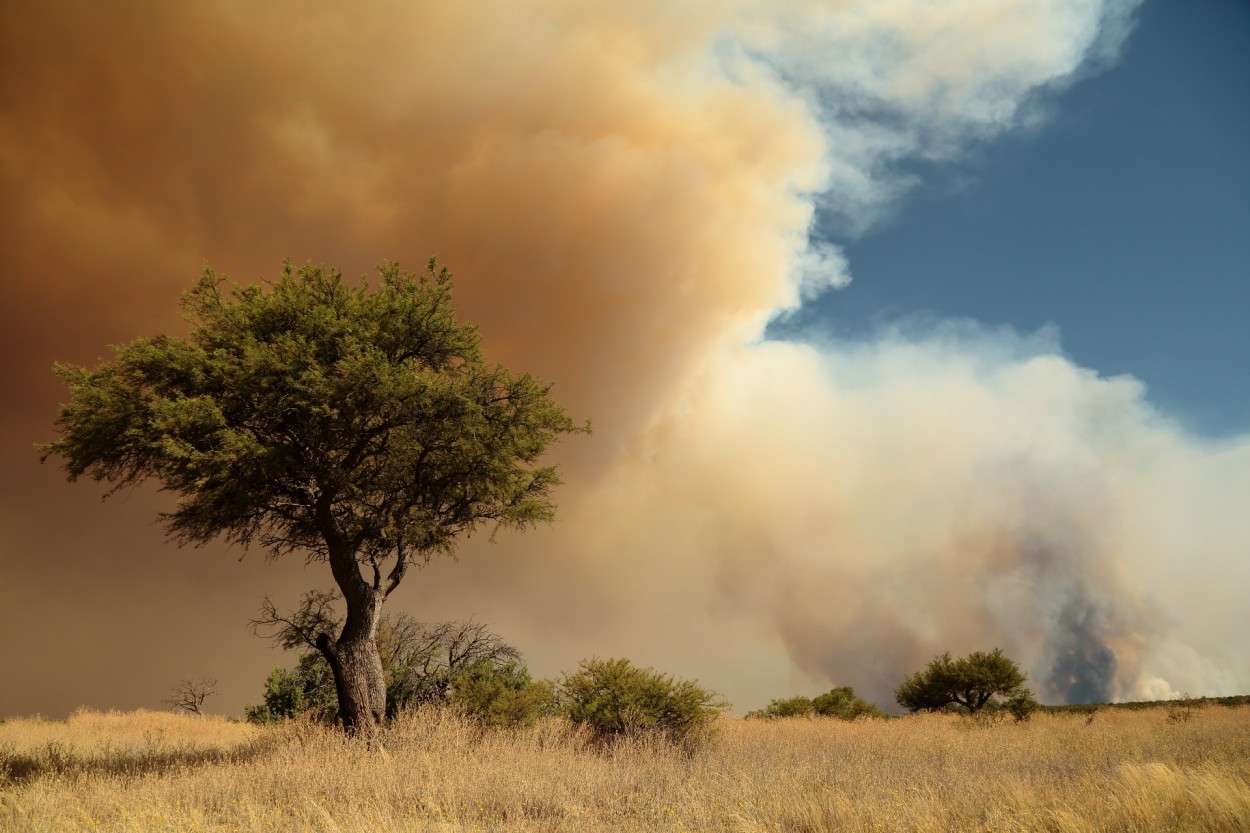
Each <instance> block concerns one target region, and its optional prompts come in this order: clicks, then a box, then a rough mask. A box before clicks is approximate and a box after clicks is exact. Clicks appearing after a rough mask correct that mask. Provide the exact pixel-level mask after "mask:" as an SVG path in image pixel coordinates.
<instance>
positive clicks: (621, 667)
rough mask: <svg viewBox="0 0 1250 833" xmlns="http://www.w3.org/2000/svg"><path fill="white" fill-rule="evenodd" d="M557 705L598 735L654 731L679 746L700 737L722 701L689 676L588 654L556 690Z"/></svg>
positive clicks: (635, 734)
mask: <svg viewBox="0 0 1250 833" xmlns="http://www.w3.org/2000/svg"><path fill="white" fill-rule="evenodd" d="M556 697H557V699H558V701H559V704H560V708H561V710H562V711H563V712H564V714H565V715H566V716H568V718H569V719H570V720H572V721H573V722H574V723H579V724H582V725H585V726H587V727H588V728H590V730H591V731H592V732H594V734H595V735H596V736H597V737H598V738H599V739H600V740H611V739H614V738H619V737H640V736H642V735H645V734H655V735H659V736H661V737H663V738H665V739H667V740H670V741H673V742H675V743H679V744H683V745H691V744H695V743H697V742H699V741H700V740H702V739H703V738H705V737H706V736H707V735H708V733H709V732H710V730H711V727H712V724H713V721H715V719H716V718H717V716H718V715H719V714H720V712H721V711H723V710H724V709H726V708H728V704H727V703H725V702H724V701H723V700H721V699H720V697H719V696H718V695H716V694H715V693H714V692H711V691H708V690H707V689H705V688H703V687H701V686H700V685H699V684H698V683H695V682H691V681H689V680H675V679H673V678H672V677H670V676H668V675H666V674H661V673H659V672H657V671H653V670H652V669H650V668H638V667H636V666H634V665H632V664H631V663H630V661H629V660H627V659H588V660H583V661H582V662H581V664H580V665H579V666H578V670H577V673H575V674H568V675H565V677H564V678H563V679H562V680H561V681H560V683H559V685H558V687H557V689H556Z"/></svg>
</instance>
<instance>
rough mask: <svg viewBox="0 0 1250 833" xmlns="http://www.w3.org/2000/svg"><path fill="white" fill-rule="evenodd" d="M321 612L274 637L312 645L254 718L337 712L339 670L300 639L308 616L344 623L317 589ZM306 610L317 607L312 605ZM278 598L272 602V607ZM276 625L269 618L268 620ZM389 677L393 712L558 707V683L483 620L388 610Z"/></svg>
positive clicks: (502, 717)
mask: <svg viewBox="0 0 1250 833" xmlns="http://www.w3.org/2000/svg"><path fill="white" fill-rule="evenodd" d="M306 598H313V599H314V600H315V601H316V602H317V603H316V604H315V605H313V606H312V607H311V609H313V610H315V612H316V616H315V617H311V618H308V617H306V618H304V619H297V620H294V621H293V622H285V623H282V624H281V626H280V627H278V628H277V631H276V632H275V633H274V634H273V638H274V639H275V640H277V641H278V642H279V643H280V644H283V645H285V646H287V647H290V648H292V649H294V648H298V647H300V646H301V645H304V646H305V650H304V651H303V652H302V653H300V654H299V660H298V662H297V664H296V667H295V669H294V670H293V671H287V670H286V669H283V668H275V669H274V670H273V672H272V673H271V674H270V675H269V678H268V679H267V680H266V681H265V696H264V702H263V704H262V705H260V706H248V707H247V709H246V716H247V719H248V720H249V721H251V722H253V723H273V722H276V721H279V720H284V719H289V718H293V717H301V716H302V717H308V718H311V719H313V720H318V721H323V722H333V721H335V720H336V719H337V718H338V714H339V712H338V705H337V699H336V696H337V695H336V690H335V686H334V675H333V672H332V671H331V670H330V665H329V663H328V662H327V661H326V659H325V657H324V656H323V655H322V654H321V653H320V652H319V651H317V650H315V649H308V648H307V644H308V642H309V641H310V640H308V639H307V638H306V636H305V638H303V639H302V640H301V639H300V638H297V636H298V633H299V631H300V629H301V628H302V627H304V626H305V625H306V623H307V621H315V622H317V623H321V624H324V623H326V622H329V623H331V624H334V623H336V622H337V619H336V618H335V617H336V614H335V613H334V612H333V611H332V610H331V609H330V607H329V605H328V604H326V598H327V596H326V594H319V593H310V594H307V596H306ZM304 608H305V609H310V606H309V605H308V604H305V606H304ZM273 610H274V609H273V607H272V605H268V604H267V607H266V611H267V612H268V613H272V611H273ZM263 624H267V625H270V626H272V625H273V624H274V623H273V622H270V621H266V622H263ZM375 641H376V643H377V646H378V655H379V657H380V658H381V660H382V670H383V673H384V675H385V678H386V708H387V716H388V717H394V716H395V715H396V714H398V713H399V712H400V711H403V710H404V709H407V708H414V707H416V706H420V705H423V704H444V703H451V704H454V705H456V706H457V707H459V708H461V709H463V710H465V711H466V712H467V713H469V714H470V715H472V716H474V717H475V718H478V719H479V720H481V721H482V722H483V723H485V724H487V725H496V726H521V725H527V724H528V723H531V722H533V720H534V719H535V718H536V717H537V716H538V715H540V714H544V713H547V712H549V711H551V708H552V707H551V699H552V692H551V684H550V683H544V682H534V681H533V680H532V679H531V678H530V675H529V672H528V671H527V670H526V668H525V666H524V665H523V664H522V663H521V652H520V651H518V650H517V649H516V648H514V647H513V646H512V645H509V644H508V643H507V642H505V641H504V640H503V638H502V637H500V636H499V635H498V634H495V633H493V632H491V631H490V630H488V629H487V628H486V626H485V625H483V624H481V623H478V622H440V623H437V624H432V625H431V624H427V623H424V622H419V621H417V620H416V619H413V618H412V617H411V616H408V615H407V614H402V613H401V614H399V615H397V616H384V617H383V619H382V623H381V625H380V626H379V628H378V635H377V637H376V639H375Z"/></svg>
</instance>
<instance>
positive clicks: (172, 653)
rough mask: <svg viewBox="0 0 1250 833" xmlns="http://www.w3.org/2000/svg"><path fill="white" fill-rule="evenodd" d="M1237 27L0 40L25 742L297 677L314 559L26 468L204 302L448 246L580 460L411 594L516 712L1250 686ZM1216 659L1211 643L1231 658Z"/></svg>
mask: <svg viewBox="0 0 1250 833" xmlns="http://www.w3.org/2000/svg"><path fill="white" fill-rule="evenodd" d="M1248 29H1250V19H1248V13H1247V11H1246V9H1245V8H1244V6H1243V5H1241V4H1237V3H1233V2H1216V1H1215V0H1213V1H1212V2H1210V3H1204V4H1170V3H1164V2H1162V1H1161V0H1146V2H1145V3H1144V4H1140V5H1139V4H1138V3H1137V2H1135V1H1134V0H1101V1H1099V0H1083V1H1082V0H1053V2H1038V1H1037V0H1027V1H1026V0H1018V2H1011V1H1008V2H1004V0H993V1H992V2H991V0H949V2H944V3H931V2H920V0H877V2H871V3H869V2H852V1H851V0H846V1H845V2H829V3H816V2H810V0H794V2H786V3H753V2H748V0H720V2H714V3H707V2H700V3H681V2H678V3H673V2H663V3H660V2H656V3H638V4H630V5H629V6H628V7H622V6H621V4H614V3H598V2H584V0H583V1H582V2H562V0H532V2H513V1H512V0H509V1H508V2H504V0H500V2H484V3H481V4H474V5H473V7H472V9H469V8H467V7H464V8H461V7H452V6H442V5H430V6H426V5H423V4H411V3H405V2H398V0H369V2H364V3H361V4H358V5H356V6H353V7H352V10H351V12H350V13H348V12H347V11H340V10H338V9H336V8H333V7H329V6H322V7H319V8H317V9H316V10H314V11H309V8H308V7H307V6H305V5H303V4H298V3H294V2H275V3H271V4H265V5H263V6H256V5H255V4H248V3H242V2H223V3H217V4H213V5H211V6H210V5H191V4H165V3H156V2H142V0H131V1H130V2H122V3H117V4H111V5H110V6H109V7H108V8H107V9H104V8H102V7H98V6H95V5H91V4H86V3H83V4H69V5H57V6H55V7H53V6H50V5H48V4H41V3H36V2H15V3H8V4H5V6H4V8H3V9H2V10H0V101H3V102H4V105H3V109H2V110H0V192H2V193H3V200H0V258H3V270H2V271H0V275H3V278H0V338H2V339H3V341H4V343H3V348H4V349H3V350H0V372H2V374H3V375H2V376H0V378H3V380H4V385H5V392H4V393H5V395H4V397H3V402H2V404H0V408H2V409H3V410H2V411H0V633H2V634H4V636H3V637H0V667H3V668H4V669H5V672H4V680H3V685H0V716H4V715H12V714H31V713H42V714H45V715H51V716H61V715H64V714H67V713H69V712H70V711H72V710H73V709H75V708H77V707H81V706H85V707H90V708H121V709H130V708H139V707H146V708H155V707H159V704H160V700H161V698H162V697H163V696H165V695H166V694H167V693H168V692H169V690H170V689H171V688H172V687H173V686H174V685H175V684H176V683H177V682H178V681H179V680H180V679H182V678H185V677H212V678H216V679H218V680H219V685H218V688H219V694H218V695H217V696H216V697H215V698H213V700H211V701H210V702H209V704H208V706H209V708H211V709H213V710H216V711H220V712H221V713H225V714H235V715H237V714H239V713H241V710H242V706H243V704H245V703H248V702H255V701H257V700H258V699H259V697H260V692H261V688H262V684H263V680H264V677H265V675H266V673H267V672H268V670H269V669H270V668H272V667H273V666H274V665H277V664H281V663H290V662H292V661H293V658H292V657H289V656H285V655H283V654H282V653H281V652H279V651H277V650H276V649H274V648H273V647H272V646H270V645H268V644H267V643H264V642H262V641H260V640H257V639H255V638H254V637H252V636H250V635H249V634H248V633H247V631H246V629H245V624H246V622H247V619H248V618H249V617H250V616H253V615H255V613H256V611H257V609H258V607H259V603H260V600H261V597H262V596H263V595H265V594H270V595H272V596H274V598H275V599H276V600H277V601H278V602H279V603H284V602H285V603H287V604H290V603H293V602H294V601H295V600H296V599H298V597H299V595H300V593H301V592H302V591H304V590H308V589H314V588H315V589H328V588H329V586H330V579H329V576H328V575H323V574H322V571H319V570H318V569H317V565H310V566H307V567H305V566H304V565H303V563H302V562H301V561H300V560H299V559H295V560H293V561H292V560H287V561H277V562H267V561H266V560H265V559H264V558H263V556H262V555H261V554H259V553H250V554H249V553H244V552H240V551H238V550H230V549H227V548H226V547H224V546H222V545H217V544H211V545H208V546H205V547H202V548H198V549H178V548H177V547H175V546H173V545H172V544H169V543H168V542H166V541H165V540H164V537H163V534H162V531H161V529H160V528H159V527H158V526H157V525H156V524H155V523H154V521H153V519H154V518H155V515H156V513H157V512H158V511H160V509H161V507H163V506H167V505H168V502H169V500H170V497H169V496H168V495H165V494H162V493H160V492H159V491H158V490H157V489H156V488H155V487H154V486H150V487H144V488H140V489H137V490H134V491H132V492H128V493H124V494H121V495H118V496H115V497H114V498H111V499H109V500H108V501H105V502H102V501H101V500H100V495H101V493H102V492H103V491H104V489H103V488H102V487H100V486H99V485H97V484H93V483H89V482H78V483H73V484H70V483H67V482H65V479H64V474H63V472H61V471H60V470H59V469H58V468H57V466H56V465H55V462H54V461H50V462H49V463H48V464H45V465H40V464H39V462H38V456H37V455H36V454H35V452H34V450H33V448H32V444H33V443H35V442H39V441H46V440H48V439H51V432H52V423H53V420H54V419H55V416H56V412H57V405H58V402H60V401H62V400H63V399H64V398H65V397H64V390H63V388H62V387H61V385H60V383H59V382H58V381H57V380H56V379H55V378H54V377H53V375H52V374H51V372H50V367H51V364H52V363H53V362H54V361H66V362H73V363H78V364H87V365H92V366H94V364H95V363H96V362H98V361H100V360H101V359H103V358H106V357H107V345H109V344H117V343H124V342H126V341H128V340H130V339H133V338H135V337H138V336H141V335H151V334H154V333H169V334H175V335H176V334H180V333H183V332H185V324H184V322H183V321H182V319H181V318H180V315H179V310H178V297H179V295H180V293H181V291H182V290H183V289H185V288H186V287H187V286H189V285H190V284H191V282H192V281H193V280H194V279H195V277H196V276H197V275H198V273H199V271H200V269H201V268H202V266H203V265H204V264H205V263H206V262H207V263H209V264H211V265H212V266H213V267H214V268H215V269H217V270H218V271H219V272H222V273H225V274H227V275H229V276H231V277H232V278H233V279H235V280H237V281H239V282H241V283H251V282H256V281H258V280H261V279H263V278H264V277H265V276H272V275H274V274H276V272H277V271H278V269H279V268H280V266H281V262H282V260H283V259H284V258H291V259H292V260H294V261H296V262H303V261H313V262H324V263H330V264H333V265H335V266H337V267H339V268H341V269H342V270H343V271H344V273H346V274H348V275H353V276H354V275H363V274H366V273H368V272H370V270H371V269H372V267H373V265H374V264H376V263H378V262H380V261H383V260H389V259H398V260H399V261H401V262H402V263H405V264H407V265H410V266H412V267H414V268H415V267H417V266H419V265H420V264H422V263H423V262H424V261H425V259H426V258H427V257H428V256H429V255H430V254H432V253H437V254H438V255H439V256H440V258H441V259H442V260H443V261H444V262H445V263H447V264H448V265H449V266H450V267H451V268H452V269H453V271H454V272H455V273H456V298H457V306H458V308H459V310H460V311H461V314H462V315H463V316H464V318H465V319H466V320H470V321H474V322H477V323H478V324H480V326H481V330H482V333H483V335H484V348H485V350H486V352H487V355H488V356H489V357H491V358H493V359H497V360H499V361H502V362H503V363H505V364H507V365H508V366H510V367H512V368H514V369H523V370H527V371H530V372H533V373H535V374H537V375H539V376H540V377H542V378H544V379H547V380H549V381H551V382H553V384H554V387H553V389H552V391H553V395H554V396H555V397H556V399H557V400H558V401H560V402H561V404H562V405H564V407H565V408H566V410H568V412H569V413H570V415H572V416H573V417H574V418H576V419H582V418H590V419H591V420H592V421H593V422H594V425H595V429H596V430H595V433H594V435H592V436H589V437H583V436H577V437H570V438H567V439H565V440H564V442H562V444H561V445H560V447H559V448H558V450H557V451H556V452H555V454H554V457H553V459H554V460H555V461H556V462H558V463H559V465H560V466H561V469H562V472H563V476H564V480H565V485H564V486H563V487H562V488H561V490H560V492H559V494H558V502H559V504H560V512H559V518H558V520H557V522H556V523H555V524H554V525H553V526H551V527H549V528H543V529H539V530H536V531H533V532H530V533H527V534H525V535H506V536H500V539H499V540H498V541H497V542H496V543H494V544H490V543H488V542H485V541H482V540H480V539H479V538H478V537H475V538H474V539H472V540H470V541H467V542H465V544H464V545H463V546H462V547H461V549H460V552H459V554H458V558H457V559H442V560H438V561H435V562H432V563H431V564H430V565H429V566H428V567H426V568H425V569H423V570H421V571H419V572H418V573H416V574H410V576H409V577H408V578H407V579H406V581H405V584H404V586H403V587H401V588H400V590H399V591H397V592H396V594H395V595H394V596H393V597H392V601H391V602H390V603H389V606H391V607H392V608H393V609H394V610H396V611H404V612H407V613H410V614H412V615H414V616H417V617H418V618H422V619H426V620H431V621H435V620H442V619H455V618H468V617H475V618H477V619H478V620H480V621H485V622H489V623H490V624H491V625H492V626H493V627H494V628H495V629H496V630H497V631H498V632H499V633H501V634H502V635H504V636H505V637H506V638H508V639H509V640H510V641H512V642H513V643H514V644H516V645H517V646H518V647H519V648H520V649H521V650H522V652H523V653H524V654H525V656H526V658H527V660H528V661H529V663H530V666H531V668H532V669H533V670H534V671H535V673H536V674H537V675H539V676H551V675H556V674H558V673H560V672H561V671H571V670H573V669H574V668H575V667H576V663H577V662H578V660H580V659H582V658H585V657H589V656H596V655H597V656H626V657H628V658H630V659H632V660H634V661H635V662H637V663H639V664H641V665H647V666H654V667H656V668H658V669H660V670H663V671H666V672H670V673H674V674H677V675H679V676H682V677H693V678H698V679H699V680H700V681H701V682H703V683H704V684H705V685H707V686H709V687H710V688H713V689H715V690H717V691H719V692H721V693H722V694H724V695H726V696H727V697H728V699H730V700H731V701H732V702H733V703H734V706H735V710H736V711H738V712H739V713H741V712H744V711H747V710H749V709H752V708H758V707H759V706H762V705H763V704H764V703H766V702H767V701H768V700H769V699H771V698H773V697H781V696H787V695H790V694H796V693H807V694H809V695H813V694H816V693H819V692H820V691H824V690H827V689H828V688H829V687H832V686H834V685H852V686H854V687H855V688H856V690H857V692H859V693H860V694H861V695H864V696H866V697H867V698H869V699H871V700H875V701H876V702H878V703H879V704H881V705H883V706H890V705H892V690H893V688H894V686H896V685H897V684H898V683H899V682H900V681H901V680H902V678H903V677H904V676H906V675H907V674H909V673H911V672H912V671H914V670H917V669H918V668H919V667H921V666H922V665H923V664H924V663H925V662H927V661H928V659H930V658H931V657H932V656H934V655H935V654H937V653H940V652H942V651H948V650H949V651H951V652H953V653H966V652H968V651H972V650H988V649H990V648H993V647H1002V648H1003V649H1004V650H1005V651H1007V653H1008V655H1010V656H1012V657H1014V658H1016V659H1017V660H1018V661H1019V662H1020V664H1021V665H1022V667H1023V668H1024V669H1025V670H1026V671H1027V672H1028V673H1029V675H1030V680H1031V684H1032V685H1033V687H1034V690H1035V691H1036V692H1037V693H1038V694H1039V696H1040V697H1041V699H1042V700H1043V701H1044V702H1082V701H1093V700H1107V699H1141V698H1146V697H1167V696H1174V695H1176V694H1179V693H1181V692H1188V693H1191V694H1195V695H1197V694H1211V695H1218V694H1234V693H1245V692H1247V691H1250V657H1248V656H1247V655H1246V654H1245V652H1244V651H1242V650H1240V646H1239V645H1237V644H1236V640H1232V639H1229V636H1228V635H1229V633H1230V627H1232V623H1238V622H1245V621H1247V619H1248V618H1250V606H1248V605H1247V602H1246V600H1245V598H1244V596H1245V594H1244V592H1243V591H1244V587H1246V586H1247V585H1248V581H1250V558H1248V557H1247V556H1250V518H1248V517H1247V516H1246V513H1245V511H1244V507H1245V506H1247V505H1250V411H1248V410H1247V402H1248V396H1250V393H1248V389H1247V381H1250V376H1248V370H1247V362H1246V355H1247V353H1246V347H1247V346H1248V345H1247V339H1248V338H1250V336H1248V335H1247V332H1246V329H1245V328H1244V326H1241V320H1242V319H1243V318H1244V315H1242V313H1243V312H1244V311H1245V310H1246V309H1247V301H1248V300H1250V298H1248V297H1247V291H1248V290H1247V288H1246V287H1247V284H1246V281H1245V278H1246V277H1247V275H1246V269H1247V263H1250V260H1248V259H1247V255H1248V254H1250V251H1248V248H1250V242H1248V230H1250V167H1248V165H1250V162H1247V160H1246V159H1245V158H1244V157H1245V154H1244V153H1243V152H1239V149H1241V148H1244V147H1245V146H1246V142H1245V139H1246V138H1247V137H1248V135H1250V116H1248V114H1247V107H1246V105H1245V101H1246V100H1247V99H1246V96H1245V94H1244V93H1245V92H1246V87H1247V85H1248V84H1250V45H1248V44H1250V39H1247V38H1246V37H1245V34H1246V33H1247V30H1248ZM1233 629H1234V630H1235V628H1233Z"/></svg>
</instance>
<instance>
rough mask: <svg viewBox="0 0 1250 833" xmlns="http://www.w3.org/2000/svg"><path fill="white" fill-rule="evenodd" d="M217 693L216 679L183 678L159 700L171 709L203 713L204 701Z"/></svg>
mask: <svg viewBox="0 0 1250 833" xmlns="http://www.w3.org/2000/svg"><path fill="white" fill-rule="evenodd" d="M216 693H217V681H216V680H210V679H207V678H201V679H198V680H191V679H187V680H183V681H182V682H180V683H178V685H177V686H175V687H174V690H173V691H171V692H170V693H169V696H168V697H166V698H165V699H164V700H162V701H161V702H162V703H164V704H165V705H167V706H169V707H170V708H171V709H183V710H185V711H189V712H191V713H192V714H203V713H204V712H203V711H202V709H203V708H204V701H205V700H207V699H208V698H209V697H212V696H213V695H214V694H216Z"/></svg>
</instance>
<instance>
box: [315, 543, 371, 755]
mask: <svg viewBox="0 0 1250 833" xmlns="http://www.w3.org/2000/svg"><path fill="white" fill-rule="evenodd" d="M327 539H328V540H329V536H327ZM329 560H330V568H331V570H332V571H333V573H334V579H335V582H336V583H337V584H338V586H339V589H340V590H341V591H342V593H343V601H344V602H345V603H346V604H347V619H346V620H345V621H344V622H343V630H342V632H340V633H339V636H338V639H336V640H334V641H331V640H330V636H329V634H324V633H323V634H321V635H320V636H318V637H317V648H318V649H320V651H321V653H322V655H323V656H324V657H325V658H326V662H328V663H329V664H330V670H331V671H333V672H334V687H335V690H336V692H337V693H338V698H339V718H340V719H341V720H342V721H343V729H344V730H346V731H347V733H348V734H352V735H364V736H365V737H366V738H372V737H373V736H374V735H375V734H376V732H377V730H378V728H379V727H380V726H381V724H382V721H383V720H385V719H386V677H385V675H384V673H383V671H382V658H381V657H380V656H379V655H378V644H377V641H376V637H377V632H378V620H379V618H380V615H381V610H382V602H383V600H384V599H385V596H384V595H383V594H382V593H381V592H380V591H379V590H378V589H377V588H376V587H374V586H371V585H369V584H368V583H367V582H365V580H364V579H363V578H362V577H361V575H360V570H359V568H358V567H357V564H356V558H355V553H354V552H352V551H350V550H349V549H347V548H343V547H331V549H330V559H329Z"/></svg>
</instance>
